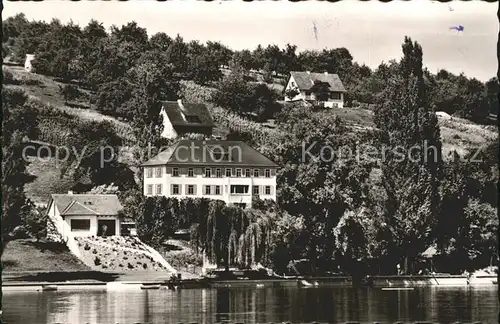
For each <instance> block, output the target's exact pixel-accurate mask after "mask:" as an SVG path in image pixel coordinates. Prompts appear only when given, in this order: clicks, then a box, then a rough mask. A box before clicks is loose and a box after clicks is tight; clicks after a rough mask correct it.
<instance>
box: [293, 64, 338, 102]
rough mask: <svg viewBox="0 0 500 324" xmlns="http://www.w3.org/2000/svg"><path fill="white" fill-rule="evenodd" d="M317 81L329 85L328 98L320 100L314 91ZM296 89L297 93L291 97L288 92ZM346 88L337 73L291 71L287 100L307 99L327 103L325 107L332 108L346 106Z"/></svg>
mask: <svg viewBox="0 0 500 324" xmlns="http://www.w3.org/2000/svg"><path fill="white" fill-rule="evenodd" d="M316 82H322V83H325V84H327V86H328V98H327V99H326V100H324V99H323V100H318V98H316V94H315V92H314V86H315V84H316ZM292 89H295V90H296V92H297V95H295V96H294V97H293V98H289V97H288V96H287V95H286V94H287V93H288V92H289V90H292ZM345 92H346V90H345V88H344V85H343V84H342V81H341V80H340V78H339V76H338V75H337V74H331V73H328V72H325V73H313V72H309V71H305V72H298V71H292V72H290V79H289V80H288V84H287V86H286V88H285V101H297V100H305V101H309V102H320V103H323V104H324V105H325V107H328V108H332V107H338V108H343V107H344V94H345Z"/></svg>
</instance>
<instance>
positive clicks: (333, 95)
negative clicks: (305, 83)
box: [305, 91, 342, 100]
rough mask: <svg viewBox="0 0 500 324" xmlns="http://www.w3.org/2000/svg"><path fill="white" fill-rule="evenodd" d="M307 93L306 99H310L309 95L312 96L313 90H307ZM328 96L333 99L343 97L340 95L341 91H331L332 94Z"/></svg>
mask: <svg viewBox="0 0 500 324" xmlns="http://www.w3.org/2000/svg"><path fill="white" fill-rule="evenodd" d="M305 95H306V99H308V97H309V98H310V97H311V91H305ZM328 98H329V99H332V100H340V99H342V97H341V95H340V92H330V95H329V97H328Z"/></svg>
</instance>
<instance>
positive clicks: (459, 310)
mask: <svg viewBox="0 0 500 324" xmlns="http://www.w3.org/2000/svg"><path fill="white" fill-rule="evenodd" d="M497 294H498V291H497V287H491V288H483V289H478V288H471V287H469V288H466V287H464V288H440V287H429V288H419V289H415V290H412V291H408V290H400V291H382V290H381V289H376V288H375V289H368V288H366V289H352V288H321V287H319V288H302V289H300V288H277V287H276V288H220V289H190V290H181V291H177V292H174V291H169V290H159V291H155V290H145V291H120V292H118V291H116V292H105V291H80V292H64V291H60V292H44V293H33V292H30V293H20V292H4V295H3V309H4V323H22V324H24V323H40V324H41V323H51V324H53V323H73V324H78V323H121V324H123V323H178V322H183V323H189V322H198V323H207V324H208V323H215V322H223V321H230V322H244V323H269V322H284V321H291V322H313V321H318V322H346V321H359V322H370V323H373V322H375V321H380V322H397V321H402V322H415V321H429V322H437V323H449V322H455V321H461V322H474V321H480V322H482V323H491V322H496V321H497V314H498V298H497V297H498V295H497Z"/></svg>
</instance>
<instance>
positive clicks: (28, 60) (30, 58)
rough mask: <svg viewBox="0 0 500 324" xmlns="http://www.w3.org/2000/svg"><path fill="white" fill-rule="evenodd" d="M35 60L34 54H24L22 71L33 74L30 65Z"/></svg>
mask: <svg viewBox="0 0 500 324" xmlns="http://www.w3.org/2000/svg"><path fill="white" fill-rule="evenodd" d="M34 59H35V54H26V60H25V61H24V69H25V70H26V71H27V72H33V66H32V65H31V61H33V60H34Z"/></svg>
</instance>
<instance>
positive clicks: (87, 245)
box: [83, 243, 90, 251]
mask: <svg viewBox="0 0 500 324" xmlns="http://www.w3.org/2000/svg"><path fill="white" fill-rule="evenodd" d="M83 249H84V250H85V251H88V250H90V245H89V244H88V243H85V246H84V247H83Z"/></svg>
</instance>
